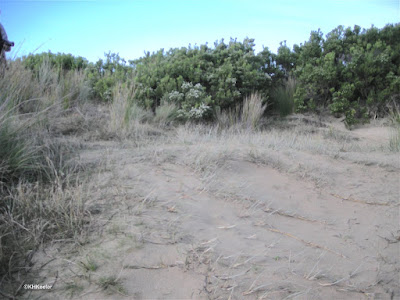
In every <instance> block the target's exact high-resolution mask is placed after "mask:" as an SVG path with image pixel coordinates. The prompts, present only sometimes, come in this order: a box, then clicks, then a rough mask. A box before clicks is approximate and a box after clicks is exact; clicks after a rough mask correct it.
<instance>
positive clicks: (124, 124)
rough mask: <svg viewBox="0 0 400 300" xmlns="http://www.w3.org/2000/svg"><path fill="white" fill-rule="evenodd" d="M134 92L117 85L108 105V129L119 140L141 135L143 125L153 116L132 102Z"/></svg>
mask: <svg viewBox="0 0 400 300" xmlns="http://www.w3.org/2000/svg"><path fill="white" fill-rule="evenodd" d="M134 95H135V90H134V88H129V87H127V86H126V85H121V84H120V85H118V86H116V87H115V88H114V90H113V102H112V103H111V105H110V122H109V129H110V131H111V132H112V133H114V134H116V135H117V136H119V137H121V138H127V137H130V136H137V135H139V134H141V133H143V130H144V128H145V125H143V124H145V123H148V122H149V121H150V120H151V119H152V117H153V115H152V113H151V112H150V111H148V110H145V109H144V108H142V107H141V106H140V105H139V104H138V103H137V102H136V101H135V100H134Z"/></svg>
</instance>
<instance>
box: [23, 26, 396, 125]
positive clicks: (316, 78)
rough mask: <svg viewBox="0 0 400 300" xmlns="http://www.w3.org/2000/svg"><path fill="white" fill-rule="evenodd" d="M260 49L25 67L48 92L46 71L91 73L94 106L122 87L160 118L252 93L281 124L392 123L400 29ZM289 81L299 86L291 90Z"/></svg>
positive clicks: (244, 45) (220, 105) (34, 60)
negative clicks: (319, 118) (388, 118)
mask: <svg viewBox="0 0 400 300" xmlns="http://www.w3.org/2000/svg"><path fill="white" fill-rule="evenodd" d="M254 46H255V44H254V40H253V39H249V38H246V39H245V40H244V41H243V42H238V41H237V40H233V39H231V40H230V41H229V43H225V42H224V40H221V41H219V42H218V41H217V42H215V43H214V47H209V46H208V45H207V44H205V45H200V46H195V47H192V46H189V47H188V48H186V47H183V48H175V49H170V50H168V51H164V49H161V50H159V51H157V52H155V53H152V54H150V53H149V52H147V53H146V54H145V56H143V57H141V58H139V59H137V60H134V61H129V63H127V62H126V61H125V60H124V59H121V58H120V57H119V55H118V54H114V53H108V54H105V59H104V60H102V59H100V60H99V61H97V62H96V63H89V62H88V61H87V60H86V59H84V58H81V57H77V58H75V57H73V56H72V55H70V54H68V55H66V54H60V53H59V54H51V53H43V54H37V55H30V56H28V57H24V58H23V62H24V64H25V66H26V67H27V68H29V69H31V70H32V71H33V72H34V73H35V74H36V76H37V77H38V79H39V80H41V81H43V85H46V80H49V78H48V77H46V76H44V75H46V74H44V73H43V70H42V69H43V66H44V65H46V64H49V65H50V67H51V68H53V69H56V70H58V77H59V78H60V77H62V76H65V72H67V71H71V70H75V71H76V70H84V74H85V77H86V78H87V79H88V81H89V83H90V87H91V97H92V98H94V99H98V100H102V101H105V102H111V101H112V100H113V93H112V90H113V88H114V87H115V86H117V85H118V84H121V83H123V84H125V85H127V86H128V87H129V88H130V89H131V88H134V89H135V95H134V98H135V100H136V101H137V103H138V104H139V105H141V106H142V107H143V108H145V109H151V110H152V111H153V112H156V110H157V108H158V107H159V106H160V105H161V104H162V103H164V102H165V103H167V105H172V104H173V105H174V106H175V107H176V109H178V110H179V112H180V116H181V117H182V118H184V119H204V118H209V117H210V116H211V115H213V114H212V112H214V115H215V112H216V110H219V109H221V110H229V109H233V108H235V107H236V106H237V105H238V104H241V103H242V102H243V99H244V98H245V97H247V96H249V95H250V94H251V93H253V92H257V93H258V94H259V95H260V97H261V98H262V99H263V101H264V102H267V101H268V102H269V103H272V104H273V105H270V106H269V109H271V108H272V109H275V110H277V111H279V112H280V114H281V115H282V116H284V115H287V114H289V113H291V112H293V111H296V112H301V111H305V110H315V109H317V108H319V107H326V108H329V109H330V110H331V112H332V113H333V114H334V115H336V116H341V115H343V116H345V121H346V124H347V125H349V126H351V125H352V124H355V123H357V122H359V121H360V120H361V121H363V120H367V119H368V118H371V117H373V118H376V117H380V116H383V115H386V114H388V112H389V111H390V109H391V107H393V105H395V104H396V103H399V101H400V67H399V66H400V24H393V25H387V26H385V27H384V28H382V29H378V28H375V27H371V28H370V29H363V30H362V29H361V28H360V27H359V26H355V27H354V28H353V29H351V28H344V27H343V26H339V27H337V28H335V29H334V30H332V31H331V32H330V33H328V34H327V35H326V36H325V37H324V35H323V33H322V32H321V31H320V30H318V31H313V32H311V35H310V38H309V40H308V41H306V42H305V43H304V44H300V45H294V47H293V50H291V49H290V48H289V47H288V46H287V45H286V42H283V43H281V45H280V47H279V49H278V52H277V54H274V53H272V52H270V51H269V50H268V48H265V49H263V50H262V51H261V52H260V53H258V54H255V51H254ZM41 68H42V69H41ZM289 78H293V79H294V80H295V82H296V85H295V86H289V85H288V80H289ZM58 80H59V79H58ZM271 100H272V101H271Z"/></svg>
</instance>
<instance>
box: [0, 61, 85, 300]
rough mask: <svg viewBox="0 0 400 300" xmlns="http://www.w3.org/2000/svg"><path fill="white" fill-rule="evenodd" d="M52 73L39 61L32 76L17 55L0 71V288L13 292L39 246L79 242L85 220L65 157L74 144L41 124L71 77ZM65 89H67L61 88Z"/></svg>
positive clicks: (77, 179)
mask: <svg viewBox="0 0 400 300" xmlns="http://www.w3.org/2000/svg"><path fill="white" fill-rule="evenodd" d="M52 72H53V70H51V69H48V66H47V65H45V64H44V65H42V68H41V70H40V72H39V73H40V77H39V79H38V80H39V81H37V82H35V80H32V74H30V72H29V71H27V70H25V69H23V68H22V66H21V65H20V64H19V62H12V63H11V64H10V69H9V70H7V71H6V72H5V76H4V77H2V78H0V87H1V89H2V93H1V95H0V144H1V147H0V200H1V203H0V237H1V238H0V277H1V284H0V286H1V289H0V292H2V293H4V294H7V295H11V296H12V297H17V296H18V293H20V292H21V289H17V288H16V286H17V287H18V286H21V283H22V282H23V280H24V279H25V278H26V276H29V271H30V269H31V267H32V264H31V259H32V257H33V255H34V253H35V252H36V250H37V249H38V248H39V247H40V245H42V244H43V243H45V242H48V241H53V242H56V241H60V242H73V243H79V242H80V241H82V237H84V235H85V232H86V230H87V228H88V225H89V223H90V215H89V214H88V213H87V211H86V208H85V201H86V199H87V190H86V189H85V188H84V184H83V183H82V181H81V178H82V176H81V174H80V172H79V171H78V170H79V166H77V165H74V163H72V161H71V158H72V156H73V155H72V152H73V149H72V148H71V147H70V146H68V144H66V143H64V142H63V141H60V140H56V139H54V138H53V137H52V136H51V135H50V134H49V132H48V131H46V130H45V127H46V126H47V124H49V123H51V122H56V120H57V116H58V112H59V111H62V108H61V107H60V105H61V104H62V103H63V102H62V101H63V100H64V99H65V98H63V99H60V98H57V90H58V88H59V86H60V84H61V83H64V84H65V83H66V82H69V81H68V80H69V79H65V80H66V81H62V82H61V81H60V82H58V83H57V84H55V83H54V80H55V78H54V76H53V73H52ZM79 76H80V75H77V77H76V78H75V80H76V81H80V78H79ZM73 89H76V87H73ZM79 90H82V89H80V88H78V91H79ZM65 91H66V92H67V93H70V91H71V89H69V88H67V89H66V90H64V92H60V93H61V94H60V95H62V94H64V93H65ZM82 91H83V90H82ZM32 96H36V97H37V98H34V99H32V98H30V97H32ZM81 96H82V95H81ZM77 97H78V96H77V95H75V96H74V97H73V98H71V99H75V100H77V99H78V98H77ZM54 99H56V101H55V103H56V104H51V102H52V101H53V100H54ZM57 99H58V100H57ZM81 100H82V101H83V99H81ZM23 112H24V113H23ZM28 112H29V113H28Z"/></svg>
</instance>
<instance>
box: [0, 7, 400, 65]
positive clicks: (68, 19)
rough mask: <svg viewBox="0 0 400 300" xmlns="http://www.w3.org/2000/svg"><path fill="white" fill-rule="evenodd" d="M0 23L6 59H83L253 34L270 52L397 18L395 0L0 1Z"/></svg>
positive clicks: (135, 54) (399, 18)
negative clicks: (316, 33) (46, 55)
mask: <svg viewBox="0 0 400 300" xmlns="http://www.w3.org/2000/svg"><path fill="white" fill-rule="evenodd" d="M0 10H1V15H0V22H1V23H2V24H3V26H4V27H5V29H6V31H7V34H8V37H9V40H11V41H14V42H15V44H16V47H14V50H13V52H11V53H10V54H8V57H9V58H13V57H19V56H22V55H28V54H30V53H41V52H47V51H51V52H53V53H58V52H63V53H71V54H73V55H75V56H83V57H85V58H87V59H88V60H90V61H93V62H95V61H97V60H98V59H100V58H104V53H105V52H108V51H111V52H114V53H119V55H120V56H121V57H122V58H125V59H126V60H131V59H136V58H139V57H141V56H143V53H144V51H150V52H153V51H157V50H159V49H161V48H164V49H165V50H168V49H170V48H176V47H187V46H188V45H189V43H190V44H191V45H195V44H197V45H201V44H205V43H206V42H208V44H209V45H211V46H213V44H214V42H215V41H216V40H220V39H221V38H224V39H225V41H229V39H230V38H231V37H232V38H237V39H238V40H239V41H243V39H244V38H245V37H249V38H254V39H255V44H256V52H258V51H261V50H262V47H263V46H265V47H268V48H269V49H270V50H271V51H272V52H275V53H276V51H277V48H278V47H279V43H280V42H281V41H284V40H286V41H287V44H288V46H289V47H292V45H293V44H300V43H303V42H304V41H306V40H308V38H309V36H310V32H311V31H312V30H318V28H320V29H321V30H322V32H323V33H324V34H327V33H328V32H330V31H331V30H333V29H334V28H336V27H337V26H338V25H344V26H345V27H347V26H350V27H353V26H354V25H360V26H361V27H362V28H370V27H371V26H372V25H374V26H375V27H378V28H382V27H384V26H385V25H386V24H388V23H392V24H393V23H399V22H400V0H337V1H330V0H326V1H323V0H318V1H316V0H315V1H298V0H297V1H296V0H283V1H279V0H274V1H269V0H265V1H252V0H230V1H228V0H212V1H210V0H202V1H194V0H186V1H184V0H165V1H162V0H0Z"/></svg>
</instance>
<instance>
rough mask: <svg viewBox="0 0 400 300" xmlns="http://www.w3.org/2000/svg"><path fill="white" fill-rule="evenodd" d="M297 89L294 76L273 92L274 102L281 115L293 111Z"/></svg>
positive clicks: (283, 115)
mask: <svg viewBox="0 0 400 300" xmlns="http://www.w3.org/2000/svg"><path fill="white" fill-rule="evenodd" d="M295 90H296V81H295V79H293V78H289V79H288V80H287V81H286V82H285V83H284V85H283V86H279V87H278V88H276V89H275V91H274V92H273V98H274V103H275V105H276V108H277V110H278V112H279V114H280V116H281V117H285V116H287V115H290V114H292V113H293V111H294V92H295Z"/></svg>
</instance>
